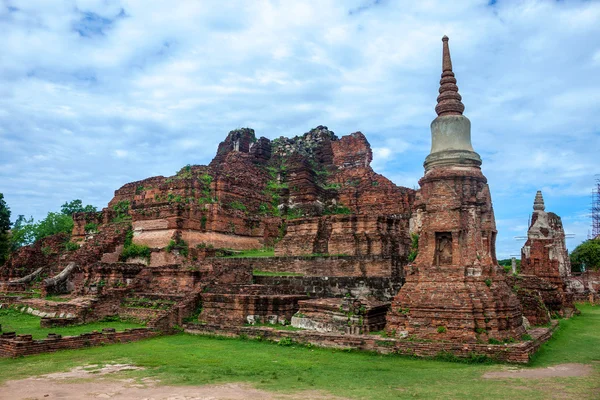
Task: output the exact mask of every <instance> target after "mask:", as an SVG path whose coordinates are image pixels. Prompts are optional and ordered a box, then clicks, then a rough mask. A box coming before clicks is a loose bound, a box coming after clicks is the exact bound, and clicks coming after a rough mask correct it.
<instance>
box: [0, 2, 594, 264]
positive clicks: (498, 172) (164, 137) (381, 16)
mask: <svg viewBox="0 0 600 400" xmlns="http://www.w3.org/2000/svg"><path fill="white" fill-rule="evenodd" d="M0 4H1V6H0V7H1V8H0V46H1V50H0V51H1V54H2V56H0V192H2V193H4V195H5V199H6V201H7V202H8V204H9V206H10V208H11V209H12V213H13V217H14V218H16V216H17V215H18V214H25V215H27V216H29V215H33V216H34V217H35V218H40V217H43V216H45V214H46V213H47V212H48V211H53V210H58V209H59V208H60V205H61V204H62V203H64V202H65V201H67V200H71V199H75V198H80V199H82V200H83V202H84V203H85V204H93V205H95V206H97V207H98V208H102V207H104V206H105V205H106V203H107V202H108V201H109V200H110V198H111V197H112V195H113V191H114V190H115V189H117V188H119V187H120V186H121V185H123V184H125V183H127V182H130V181H134V180H139V179H143V178H146V177H149V176H154V175H165V176H168V175H172V174H174V173H175V172H176V171H177V170H178V169H179V168H181V167H182V166H183V165H186V164H206V163H208V162H209V161H210V160H211V158H212V157H213V155H214V153H215V151H216V146H217V144H218V143H219V142H220V141H221V140H222V139H223V138H224V137H225V136H226V134H227V132H229V131H230V130H232V129H235V128H240V127H246V126H248V127H252V128H254V129H255V130H256V131H257V134H258V135H259V136H266V137H268V138H276V137H279V136H282V135H283V136H294V135H297V134H302V133H304V132H307V131H308V130H310V129H311V128H313V127H315V126H317V125H326V126H328V127H329V129H331V130H333V131H334V132H336V134H338V136H341V135H345V134H348V133H351V132H355V131H358V130H360V131H362V132H363V133H365V135H366V136H367V138H368V140H369V141H370V143H371V145H372V147H373V149H374V161H373V167H374V169H375V170H376V171H377V172H379V173H382V174H384V175H386V176H387V177H389V178H390V179H392V180H393V181H394V182H395V183H396V184H398V185H403V186H408V187H416V186H417V185H418V184H417V182H418V179H419V178H420V177H421V176H422V174H423V166H422V163H423V160H424V158H425V157H426V156H427V154H428V152H429V146H430V132H429V124H430V122H431V121H432V120H433V119H434V117H435V112H434V106H435V102H436V96H437V89H438V85H439V78H440V72H441V44H442V43H441V41H440V38H441V37H442V36H443V35H444V34H446V35H448V36H449V37H450V48H451V51H452V58H453V63H454V71H455V73H456V76H457V79H458V85H459V88H460V92H461V94H462V96H463V102H464V103H465V106H466V110H465V115H467V116H468V117H469V118H470V120H471V123H472V138H473V145H474V147H475V149H476V151H478V152H479V153H480V154H481V156H482V158H483V160H484V163H483V167H482V168H483V171H484V173H485V175H486V176H487V177H488V180H489V183H490V187H491V190H492V198H493V201H494V207H495V211H496V219H497V225H498V229H499V236H498V238H499V239H498V256H499V257H500V258H504V257H508V256H509V255H511V254H517V253H518V252H519V249H520V247H521V245H522V241H517V240H515V239H514V236H519V235H524V234H525V233H526V229H527V221H528V216H529V213H530V212H531V210H532V204H533V198H534V196H535V191H536V190H537V189H541V190H543V192H544V197H545V200H546V208H547V210H549V211H554V212H556V213H558V214H559V215H561V216H562V218H563V222H564V224H565V226H566V230H567V231H568V232H570V233H574V234H576V236H575V238H574V239H572V240H569V242H568V245H569V247H570V248H571V249H572V248H574V246H575V245H576V244H578V243H579V242H581V241H582V240H584V239H585V238H586V236H587V234H588V230H589V227H590V217H589V211H588V209H589V207H590V201H591V199H590V193H591V190H592V186H593V183H594V175H595V174H598V173H600V167H598V157H599V151H598V150H599V149H600V112H599V111H600V110H599V108H600V41H599V40H598V38H599V37H600V22H599V21H600V2H598V1H576V0H573V1H509V0H496V1H494V0H492V1H489V0H481V1H476V0H461V1H460V2H454V1H452V2H450V1H442V0H440V1H428V0H420V1H400V0H398V1H392V0H387V1H386V0H344V1H341V0H338V1H326V0H314V1H287V0H285V1H283V0H282V1H266V0H264V1H261V0H253V1H248V0H241V1H227V2H224V1H208V0H206V1H192V0H189V1H183V0H181V1H169V2H167V1H147V0H139V1H134V0H132V1H128V0H85V1H83V0H82V1H62V2H61V1H58V0H56V1H47V0H23V1H16V0H15V1H12V0H1V1H0Z"/></svg>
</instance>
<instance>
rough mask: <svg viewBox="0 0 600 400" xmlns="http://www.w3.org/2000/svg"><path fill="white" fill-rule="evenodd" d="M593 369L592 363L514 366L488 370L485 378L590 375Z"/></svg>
mask: <svg viewBox="0 0 600 400" xmlns="http://www.w3.org/2000/svg"><path fill="white" fill-rule="evenodd" d="M592 371H593V368H592V366H591V365H585V364H559V365H554V366H552V367H548V368H531V369H521V368H514V369H509V370H506V371H498V372H486V373H485V374H483V377H484V378H487V379H493V378H522V379H541V378H566V377H571V376H588V375H589V374H591V373H592Z"/></svg>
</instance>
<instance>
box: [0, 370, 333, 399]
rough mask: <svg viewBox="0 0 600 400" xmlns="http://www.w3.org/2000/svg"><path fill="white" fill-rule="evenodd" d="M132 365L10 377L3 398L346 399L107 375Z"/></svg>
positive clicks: (0, 396)
mask: <svg viewBox="0 0 600 400" xmlns="http://www.w3.org/2000/svg"><path fill="white" fill-rule="evenodd" d="M132 369H141V368H139V367H135V366H133V365H127V364H110V365H105V366H100V365H84V366H81V367H76V368H74V369H72V370H71V371H69V372H61V373H53V374H48V375H43V376H40V377H36V378H28V379H23V380H19V381H9V382H6V384H4V385H2V386H0V400H52V399H61V400H92V399H93V400H97V399H112V400H131V399H140V400H141V399H145V400H234V399H242V400H300V399H307V400H344V399H343V398H341V397H335V396H330V395H327V394H326V393H323V392H319V391H312V390H311V391H302V392H298V393H294V394H279V393H272V392H267V391H264V390H258V389H255V388H253V387H252V386H250V385H248V384H243V383H230V384H222V385H205V386H158V385H157V381H155V380H152V379H150V378H145V379H142V380H141V381H136V380H134V379H122V380H114V379H106V377H105V376H106V375H108V374H111V373H115V372H119V371H127V370H132ZM103 376H104V377H103ZM82 381H83V382H82Z"/></svg>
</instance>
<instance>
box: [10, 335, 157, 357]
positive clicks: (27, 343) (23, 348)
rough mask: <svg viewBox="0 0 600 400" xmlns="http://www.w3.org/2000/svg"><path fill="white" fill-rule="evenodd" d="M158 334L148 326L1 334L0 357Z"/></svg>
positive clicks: (126, 340) (124, 340) (53, 350)
mask: <svg viewBox="0 0 600 400" xmlns="http://www.w3.org/2000/svg"><path fill="white" fill-rule="evenodd" d="M156 335H158V332H155V331H153V330H151V329H148V328H137V329H126V330H125V331H124V332H115V331H114V329H110V328H107V329H103V330H102V332H92V333H84V334H81V335H78V336H66V337H62V336H61V335H55V334H48V338H46V339H42V340H33V339H32V337H31V335H15V334H14V333H12V334H11V333H3V334H2V335H0V357H21V356H28V355H32V354H40V353H50V352H55V351H58V350H66V349H81V348H84V347H91V346H98V345H103V344H112V343H127V342H134V341H137V340H142V339H146V338H149V337H153V336H156Z"/></svg>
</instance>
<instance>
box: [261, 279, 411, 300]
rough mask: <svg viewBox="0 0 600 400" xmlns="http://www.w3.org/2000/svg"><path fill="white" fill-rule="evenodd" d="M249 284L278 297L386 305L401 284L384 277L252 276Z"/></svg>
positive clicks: (400, 281) (399, 281)
mask: <svg viewBox="0 0 600 400" xmlns="http://www.w3.org/2000/svg"><path fill="white" fill-rule="evenodd" d="M253 280H254V283H255V284H258V285H262V286H264V287H268V288H271V290H272V291H273V292H276V293H279V294H309V295H310V296H311V297H318V298H323V297H346V296H350V297H352V298H355V299H364V298H373V299H377V300H380V301H387V302H389V301H391V300H392V299H393V298H394V296H396V294H397V293H398V290H400V287H401V286H402V280H396V279H392V278H385V277H368V278H363V277H355V276H341V277H329V276H254V278H253Z"/></svg>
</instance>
